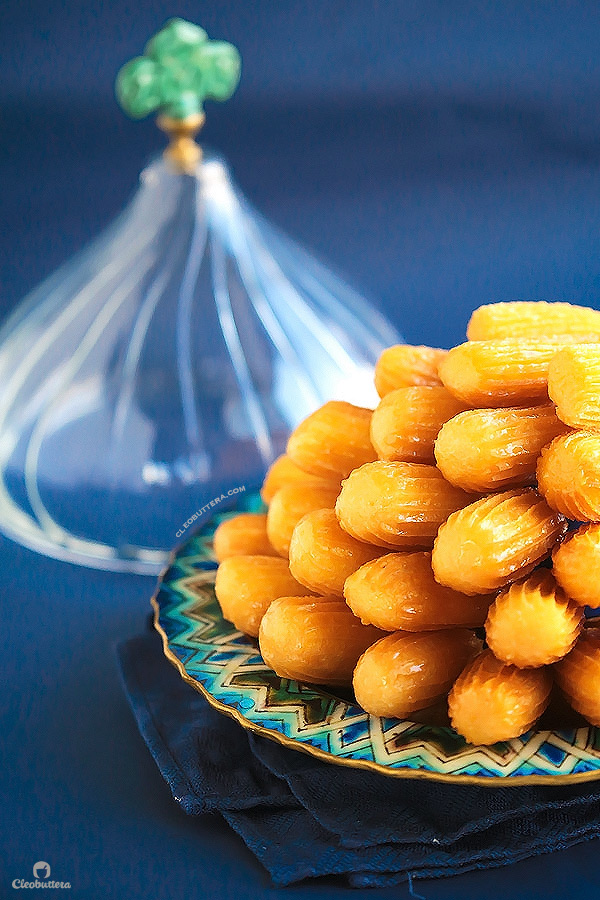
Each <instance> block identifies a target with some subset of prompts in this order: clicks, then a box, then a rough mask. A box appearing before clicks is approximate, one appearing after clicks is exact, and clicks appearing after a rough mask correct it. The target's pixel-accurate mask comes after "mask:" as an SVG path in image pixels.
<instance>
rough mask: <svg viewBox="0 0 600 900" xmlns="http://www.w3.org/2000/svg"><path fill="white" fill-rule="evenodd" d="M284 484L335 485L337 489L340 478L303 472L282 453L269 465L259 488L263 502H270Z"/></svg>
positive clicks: (331, 486)
mask: <svg viewBox="0 0 600 900" xmlns="http://www.w3.org/2000/svg"><path fill="white" fill-rule="evenodd" d="M286 484H309V485H311V486H314V487H327V488H335V487H337V489H338V491H339V484H340V479H339V478H338V479H336V478H335V477H333V478H321V477H319V476H318V475H311V474H310V472H305V471H304V469H301V468H300V467H299V466H297V465H296V463H295V462H292V460H291V459H290V457H289V456H287V454H285V453H284V454H283V455H282V456H278V457H277V459H276V460H275V462H273V463H272V464H271V466H270V467H269V470H268V472H267V474H266V475H265V480H264V481H263V485H262V487H261V489H260V496H261V497H262V499H263V501H264V502H265V503H270V502H271V500H272V499H273V497H274V496H275V494H276V493H277V491H278V490H279V488H281V487H284V485H286Z"/></svg>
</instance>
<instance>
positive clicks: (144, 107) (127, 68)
mask: <svg viewBox="0 0 600 900" xmlns="http://www.w3.org/2000/svg"><path fill="white" fill-rule="evenodd" d="M240 67H241V62H240V55H239V53H238V51H237V49H236V48H235V47H234V46H233V44H228V43H227V42H226V41H211V40H209V38H208V35H207V34H206V32H205V31H204V29H202V28H200V27H199V26H198V25H193V24H192V23H191V22H186V21H185V20H184V19H170V20H169V21H168V22H167V23H166V24H165V25H164V26H163V28H161V30H160V31H159V32H158V33H157V34H155V35H154V37H153V38H151V40H150V41H148V43H147V44H146V47H145V48H144V55H143V56H137V57H136V58H135V59H132V60H130V61H129V62H128V63H126V64H125V65H124V66H123V68H122V69H121V70H120V72H119V73H118V75H117V80H116V94H117V99H118V101H119V103H120V104H121V106H122V107H123V109H124V110H125V112H126V113H127V114H128V115H130V116H132V118H134V119H142V118H144V116H147V115H149V114H150V113H153V112H157V113H159V114H160V117H159V125H160V127H161V128H162V129H163V130H164V131H167V132H168V133H169V134H170V136H171V145H170V147H169V148H167V151H166V155H167V156H168V158H169V159H171V161H172V162H174V163H175V164H177V165H178V167H179V168H180V169H182V170H184V171H188V170H189V169H190V167H191V166H192V165H193V164H194V163H195V162H197V161H198V159H199V158H200V148H199V147H198V146H197V144H196V143H195V142H194V140H193V135H195V134H196V132H197V131H198V129H199V128H200V127H201V126H202V124H203V122H204V109H203V103H204V101H205V100H227V99H229V97H231V95H232V94H233V92H234V91H235V89H236V87H237V86H238V82H239V80H240ZM193 148H196V149H195V150H193Z"/></svg>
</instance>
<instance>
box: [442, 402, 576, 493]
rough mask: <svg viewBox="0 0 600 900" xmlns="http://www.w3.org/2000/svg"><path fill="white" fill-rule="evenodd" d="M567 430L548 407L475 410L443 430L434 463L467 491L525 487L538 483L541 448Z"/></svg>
mask: <svg viewBox="0 0 600 900" xmlns="http://www.w3.org/2000/svg"><path fill="white" fill-rule="evenodd" d="M566 430H567V429H566V426H565V425H564V424H563V423H562V422H561V421H560V419H559V418H558V417H557V415H556V412H555V411H554V407H553V406H552V405H551V404H549V403H547V404H545V405H543V406H529V407H525V408H523V409H521V408H508V409H471V410H468V411H466V412H462V413H459V414H458V415H457V416H455V417H454V418H453V419H450V421H449V422H446V424H445V425H443V426H442V428H441V430H440V432H439V434H438V436H437V440H436V442H435V458H436V462H437V465H438V468H439V469H440V470H441V472H442V474H443V475H444V477H445V478H446V479H447V480H448V481H450V482H451V483H452V484H455V485H456V486H457V487H460V488H462V489H463V490H465V491H476V492H478V493H484V492H488V491H499V490H506V489H507V488H511V487H523V486H525V485H528V484H533V483H534V482H535V471H536V465H537V460H538V457H539V455H540V453H541V451H542V448H543V447H545V446H546V445H547V444H549V443H550V441H552V440H553V439H554V438H555V437H557V436H558V435H559V434H564V432H565V431H566Z"/></svg>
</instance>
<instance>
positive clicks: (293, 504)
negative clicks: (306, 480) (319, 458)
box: [267, 483, 338, 557]
mask: <svg viewBox="0 0 600 900" xmlns="http://www.w3.org/2000/svg"><path fill="white" fill-rule="evenodd" d="M337 495H338V488H337V487H322V486H318V485H312V484H301V483H294V484H286V485H284V486H283V487H281V488H279V490H278V491H277V493H276V494H275V495H274V497H273V499H272V500H271V503H270V505H269V511H268V513H267V534H268V536H269V541H270V542H271V544H272V545H273V547H274V548H275V549H276V550H277V552H278V553H279V554H280V556H286V557H287V556H288V554H289V550H290V541H291V540H292V534H293V531H294V528H295V527H296V525H297V524H298V522H299V521H300V519H301V518H302V516H305V515H306V513H309V512H312V510H313V509H327V508H329V509H333V508H334V506H335V501H336V498H337Z"/></svg>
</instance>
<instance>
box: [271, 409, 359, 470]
mask: <svg viewBox="0 0 600 900" xmlns="http://www.w3.org/2000/svg"><path fill="white" fill-rule="evenodd" d="M372 412H373V410H371V409H366V408H365V407H362V406H353V405H352V403H346V402H345V401H342V400H330V401H329V403H325V405H324V406H321V407H320V408H319V409H318V410H316V412H314V413H312V414H311V415H310V416H308V417H307V418H306V419H304V421H302V422H300V424H299V425H298V426H297V427H296V428H295V429H294V431H293V432H292V434H291V435H290V438H289V440H288V444H287V455H288V456H289V457H290V459H291V460H292V461H293V462H295V463H296V465H297V466H299V467H300V468H301V469H304V470H305V471H306V472H310V473H311V474H312V475H319V476H320V477H321V478H327V479H330V480H331V479H337V480H338V481H339V480H341V479H342V478H346V476H347V475H349V474H350V472H351V471H352V469H355V468H356V467H357V466H361V465H362V464H363V463H366V462H370V461H371V460H373V459H376V457H377V454H376V453H375V450H374V449H373V445H372V444H371V438H370V436H369V431H370V425H371V415H372Z"/></svg>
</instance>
